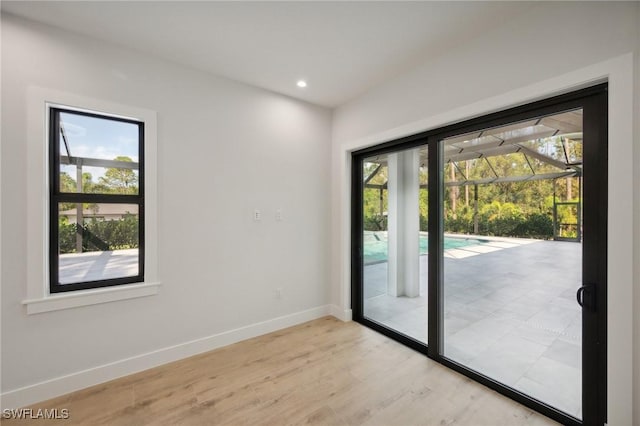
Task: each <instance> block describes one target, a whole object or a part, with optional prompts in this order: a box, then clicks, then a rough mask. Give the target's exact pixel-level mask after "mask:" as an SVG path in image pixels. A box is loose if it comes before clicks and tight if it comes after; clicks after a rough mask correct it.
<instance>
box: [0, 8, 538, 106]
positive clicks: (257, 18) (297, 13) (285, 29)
mask: <svg viewBox="0 0 640 426" xmlns="http://www.w3.org/2000/svg"><path fill="white" fill-rule="evenodd" d="M1 7H2V10H3V11H6V12H9V13H13V14H15V15H19V16H22V17H25V18H29V19H32V20H36V21H40V22H44V23H47V24H51V25H54V26H58V27H62V28H66V29H68V30H71V31H74V32H77V33H81V34H85V35H89V36H92V37H96V38H99V39H103V40H107V41H111V42H114V43H117V44H119V45H123V46H127V47H130V48H133V49H137V50H140V51H145V52H148V53H151V54H153V55H155V56H159V57H163V58H165V59H169V60H171V61H174V62H178V63H181V64H184V65H187V66H190V67H194V68H198V69H200V70H204V71H207V72H210V73H213V74H216V75H221V76H224V77H228V78H231V79H233V80H237V81H241V82H244V83H248V84H251V85H255V86H258V87H262V88H265V89H268V90H272V91H274V92H278V93H282V94H285V95H289V96H292V97H295V98H298V99H302V100H306V101H309V102H312V103H316V104H319V105H323V106H327V107H335V106H338V105H341V104H343V103H345V102H347V101H349V100H350V99H353V98H355V97H357V96H358V95H360V94H362V93H363V92H365V91H366V90H367V89H369V88H371V87H373V86H375V85H377V84H379V83H381V82H383V81H384V80H385V79H388V78H390V77H392V76H394V75H396V74H398V73H401V72H403V71H405V70H406V69H408V68H410V67H411V66H413V65H416V64H417V63H419V62H423V61H426V60H429V58H435V57H437V55H439V54H442V53H444V52H445V51H446V50H447V49H450V48H453V47H455V46H456V45H459V44H462V43H464V42H465V41H467V40H470V39H471V38H473V37H476V36H478V35H479V34H481V33H483V32H486V31H490V30H491V29H492V28H493V27H495V26H497V25H500V24H501V23H502V22H504V21H505V20H507V19H509V18H511V17H513V16H514V15H517V14H521V13H524V12H525V11H526V10H528V8H529V7H531V4H529V3H525V2H401V1H395V2H320V1H319V2H310V1H302V2H184V1H182V2H166V1H155V2H151V1H143V2H125V1H112V2H89V1H87V2H73V1H72V2H57V1H55V2H54V1H44V2H29V1H14V2H11V1H3V2H2V5H1ZM298 79H305V80H307V81H308V87H306V88H305V89H299V88H298V87H296V81H297V80H298Z"/></svg>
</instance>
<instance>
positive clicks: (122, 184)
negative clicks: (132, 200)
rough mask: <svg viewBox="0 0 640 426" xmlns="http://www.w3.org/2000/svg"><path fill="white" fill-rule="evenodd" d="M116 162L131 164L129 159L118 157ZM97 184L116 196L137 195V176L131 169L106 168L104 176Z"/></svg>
mask: <svg viewBox="0 0 640 426" xmlns="http://www.w3.org/2000/svg"><path fill="white" fill-rule="evenodd" d="M114 160H116V161H125V162H131V161H132V160H131V158H129V157H125V156H118V157H116V158H114ZM99 184H101V185H104V186H105V187H106V188H109V189H111V190H112V191H113V192H115V193H118V194H137V193H138V175H136V173H135V172H134V171H133V170H131V169H116V168H112V167H110V168H108V169H107V171H106V172H105V173H104V176H103V177H101V178H100V179H99Z"/></svg>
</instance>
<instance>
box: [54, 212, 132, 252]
mask: <svg viewBox="0 0 640 426" xmlns="http://www.w3.org/2000/svg"><path fill="white" fill-rule="evenodd" d="M58 230H59V231H58V241H59V245H60V253H75V252H76V230H77V225H76V224H75V223H67V221H66V219H62V218H61V220H60V225H59V228H58ZM82 236H83V237H82V251H104V250H123V249H132V248H138V217H137V216H135V215H126V216H125V217H123V218H122V219H118V220H95V219H89V220H88V221H87V222H85V225H84V228H83V230H82Z"/></svg>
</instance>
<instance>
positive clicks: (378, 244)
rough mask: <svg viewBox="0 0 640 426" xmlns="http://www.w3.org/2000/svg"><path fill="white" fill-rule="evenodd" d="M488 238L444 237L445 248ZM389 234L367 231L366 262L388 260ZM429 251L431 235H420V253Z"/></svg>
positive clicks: (452, 247)
mask: <svg viewBox="0 0 640 426" xmlns="http://www.w3.org/2000/svg"><path fill="white" fill-rule="evenodd" d="M486 242H487V240H479V239H477V238H466V237H444V249H445V250H448V249H455V248H461V247H467V246H475V245H478V244H484V243H486ZM387 247H388V244H387V236H386V235H385V234H384V233H377V232H376V233H374V232H371V233H369V232H367V233H366V234H365V235H364V247H363V248H364V263H365V264H369V263H378V262H385V261H386V260H387ZM427 253H429V237H427V236H426V235H420V254H421V255H422V254H427Z"/></svg>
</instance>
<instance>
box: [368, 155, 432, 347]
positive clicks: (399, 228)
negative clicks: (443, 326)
mask: <svg viewBox="0 0 640 426" xmlns="http://www.w3.org/2000/svg"><path fill="white" fill-rule="evenodd" d="M427 161H428V156H427V149H426V147H415V148H412V149H408V150H400V151H393V152H389V153H384V154H380V155H375V156H371V157H367V158H364V160H363V164H362V176H361V177H360V179H361V181H362V182H363V184H362V185H363V188H362V195H363V197H362V224H363V226H362V249H363V250H362V273H363V284H364V285H363V288H362V303H363V309H362V314H363V317H364V318H367V319H368V320H370V321H374V322H376V323H378V324H381V325H383V326H385V327H389V328H391V329H393V330H395V331H396V332H398V333H401V334H403V335H405V336H407V337H408V338H410V339H413V340H416V341H418V342H421V343H423V344H426V342H427V295H426V293H427V252H428V250H427V242H428V239H427V224H428V222H427V220H428V217H427V203H428V196H427V193H428V190H427V176H428V173H427Z"/></svg>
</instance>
